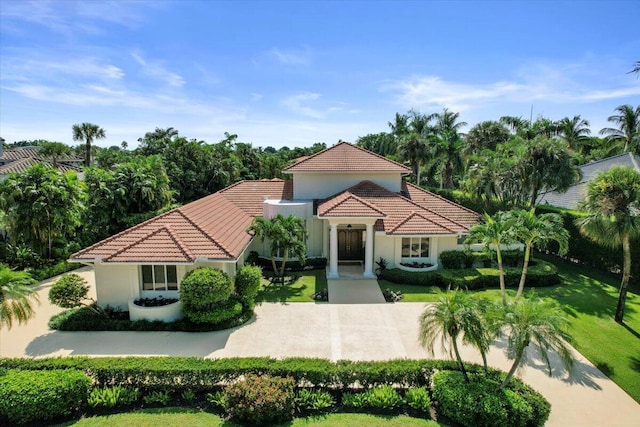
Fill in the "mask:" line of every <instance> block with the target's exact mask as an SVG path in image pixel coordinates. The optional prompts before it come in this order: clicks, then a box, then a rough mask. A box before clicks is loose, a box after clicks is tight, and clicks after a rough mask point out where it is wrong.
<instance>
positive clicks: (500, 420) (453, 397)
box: [433, 371, 546, 427]
mask: <svg viewBox="0 0 640 427" xmlns="http://www.w3.org/2000/svg"><path fill="white" fill-rule="evenodd" d="M471 378H472V380H471V382H469V383H466V382H465V381H464V377H463V376H462V374H461V373H460V372H456V371H442V372H438V373H437V374H436V375H434V377H433V398H434V399H435V401H436V402H437V405H438V411H439V412H440V413H441V414H442V415H444V416H446V417H448V418H450V419H452V420H453V421H455V422H456V423H458V424H461V425H463V426H469V427H485V426H486V427H491V426H496V425H505V426H506V425H509V426H513V427H525V426H527V425H542V424H544V421H546V420H534V419H533V409H532V407H531V405H530V404H529V403H528V402H527V401H526V400H525V398H524V397H522V396H521V395H520V394H518V393H516V392H514V391H512V390H509V389H505V390H499V389H498V387H499V382H498V381H494V380H492V379H489V378H486V377H483V376H472V377H471ZM538 421H542V422H540V423H539V424H535V423H537V422H538Z"/></svg>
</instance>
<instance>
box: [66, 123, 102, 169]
mask: <svg viewBox="0 0 640 427" xmlns="http://www.w3.org/2000/svg"><path fill="white" fill-rule="evenodd" d="M72 130H73V140H74V141H84V143H85V158H84V164H85V166H91V145H92V144H93V141H94V140H96V139H104V138H106V137H107V136H106V132H105V130H104V129H102V128H101V127H100V126H98V125H94V124H93V123H81V124H79V125H73V128H72Z"/></svg>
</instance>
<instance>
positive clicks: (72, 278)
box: [49, 274, 102, 314]
mask: <svg viewBox="0 0 640 427" xmlns="http://www.w3.org/2000/svg"><path fill="white" fill-rule="evenodd" d="M88 293H89V284H88V283H87V281H86V280H85V279H83V278H82V277H80V276H79V275H77V274H67V275H64V276H62V277H61V278H60V279H58V280H57V281H56V283H54V284H53V285H52V286H51V288H49V301H50V302H51V304H55V305H57V306H58V307H62V308H76V307H87V308H88V309H89V310H91V311H93V312H94V313H96V314H102V311H101V310H100V309H99V308H98V306H97V304H96V300H94V299H93V298H89V297H88V296H87V295H88ZM87 301H88V302H89V303H87Z"/></svg>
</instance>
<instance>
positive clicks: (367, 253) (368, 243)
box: [364, 224, 375, 278]
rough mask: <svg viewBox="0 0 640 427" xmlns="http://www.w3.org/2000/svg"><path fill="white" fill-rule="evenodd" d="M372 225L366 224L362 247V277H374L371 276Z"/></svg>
mask: <svg viewBox="0 0 640 427" xmlns="http://www.w3.org/2000/svg"><path fill="white" fill-rule="evenodd" d="M373 239H374V237H373V224H367V236H366V240H365V246H364V277H371V278H372V277H375V274H373Z"/></svg>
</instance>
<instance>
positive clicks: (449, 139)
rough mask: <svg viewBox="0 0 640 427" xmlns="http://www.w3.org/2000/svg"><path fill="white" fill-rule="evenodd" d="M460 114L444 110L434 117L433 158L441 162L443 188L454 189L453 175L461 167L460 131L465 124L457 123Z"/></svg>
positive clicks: (461, 141) (461, 146)
mask: <svg viewBox="0 0 640 427" xmlns="http://www.w3.org/2000/svg"><path fill="white" fill-rule="evenodd" d="M459 118H460V113H454V112H452V111H449V110H448V109H446V108H445V109H444V110H443V111H442V113H438V114H436V115H435V119H436V124H435V129H434V135H435V137H434V142H435V145H434V152H433V154H434V157H436V158H438V159H439V160H440V161H441V162H442V182H443V185H444V187H445V188H454V183H453V174H454V172H455V170H456V169H458V170H459V169H461V168H462V166H463V163H464V162H463V159H462V151H463V150H462V148H463V145H464V143H463V140H462V134H461V133H460V129H461V128H463V127H464V126H466V125H467V122H461V121H458V119H459Z"/></svg>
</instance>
